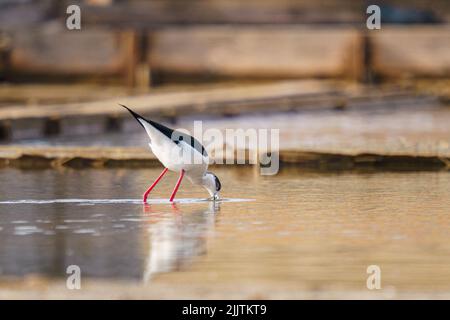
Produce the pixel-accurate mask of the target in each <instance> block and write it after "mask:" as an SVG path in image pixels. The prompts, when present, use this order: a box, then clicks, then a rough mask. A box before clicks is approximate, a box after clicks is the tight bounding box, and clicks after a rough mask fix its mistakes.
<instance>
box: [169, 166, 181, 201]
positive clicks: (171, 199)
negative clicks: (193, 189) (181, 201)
mask: <svg viewBox="0 0 450 320" xmlns="http://www.w3.org/2000/svg"><path fill="white" fill-rule="evenodd" d="M183 177H184V170H183V169H181V172H180V177H179V178H178V181H177V184H176V185H175V188H174V189H173V191H172V195H171V196H170V202H172V201H173V198H175V195H176V194H177V191H178V188H179V187H180V184H181V180H183Z"/></svg>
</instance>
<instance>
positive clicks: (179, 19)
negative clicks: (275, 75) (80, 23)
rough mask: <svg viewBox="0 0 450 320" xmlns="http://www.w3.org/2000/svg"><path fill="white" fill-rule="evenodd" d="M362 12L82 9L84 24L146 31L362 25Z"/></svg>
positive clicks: (179, 0)
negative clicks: (214, 26)
mask: <svg viewBox="0 0 450 320" xmlns="http://www.w3.org/2000/svg"><path fill="white" fill-rule="evenodd" d="M72 2H73V1H72ZM362 12H365V11H364V10H363V3H360V2H355V1H352V0H341V1H335V0H321V1H320V3H316V2H314V1H307V0H281V1H280V0H246V1H240V0H214V1H203V0H191V1H184V0H170V1H167V0H152V1H146V0H137V1H136V0H134V1H127V2H122V1H121V2H119V1H117V2H116V3H113V4H111V5H108V6H83V20H84V23H87V24H95V25H99V24H106V25H109V26H111V27H112V28H123V27H124V26H125V27H133V28H139V29H146V28H147V29H148V28H154V27H161V26H167V25H177V24H178V25H180V24H183V25H187V24H287V23H356V22H362V21H363V19H364V15H363V14H361V13H362Z"/></svg>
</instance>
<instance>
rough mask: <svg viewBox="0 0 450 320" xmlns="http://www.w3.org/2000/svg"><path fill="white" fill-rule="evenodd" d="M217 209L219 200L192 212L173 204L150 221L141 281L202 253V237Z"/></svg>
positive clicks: (178, 267) (147, 208)
mask: <svg viewBox="0 0 450 320" xmlns="http://www.w3.org/2000/svg"><path fill="white" fill-rule="evenodd" d="M144 211H145V212H147V213H148V212H151V208H150V206H148V205H144ZM219 211H220V204H219V203H218V202H216V201H211V202H209V203H208V207H207V208H203V210H196V211H193V212H184V210H183V208H182V207H178V206H177V205H176V204H173V205H172V214H171V215H165V216H164V217H162V218H161V219H159V220H158V221H156V222H153V223H152V224H150V225H149V227H148V232H149V253H148V257H147V259H146V262H145V266H144V275H143V281H144V282H145V283H147V282H149V281H151V280H152V279H153V278H154V277H155V276H156V275H157V274H159V273H164V272H170V271H178V270H181V269H183V268H185V267H187V265H189V264H190V263H191V262H192V260H193V259H195V258H196V257H198V256H201V255H204V254H206V239H207V236H208V234H209V233H211V232H212V231H213V230H214V226H215V221H216V213H218V212H219Z"/></svg>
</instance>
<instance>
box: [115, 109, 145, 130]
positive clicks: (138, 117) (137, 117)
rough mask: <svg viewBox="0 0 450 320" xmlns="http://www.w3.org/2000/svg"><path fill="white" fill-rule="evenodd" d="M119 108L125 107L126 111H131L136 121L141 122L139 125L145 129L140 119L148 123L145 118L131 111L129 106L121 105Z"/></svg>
mask: <svg viewBox="0 0 450 320" xmlns="http://www.w3.org/2000/svg"><path fill="white" fill-rule="evenodd" d="M119 106H121V107H124V108H125V109H127V110H128V111H130V113H131V115H132V116H133V117H134V118H135V119H136V121H137V122H139V124H140V125H141V126H142V127H143V128H145V127H144V125H143V124H142V123H141V122H140V121H139V119H142V120H144V121H147V120H146V119H145V118H144V117H142V116H141V115H139V114H137V113H136V112H134V111H133V110H131V109H130V108H128V107H127V106H124V105H123V104H120V103H119Z"/></svg>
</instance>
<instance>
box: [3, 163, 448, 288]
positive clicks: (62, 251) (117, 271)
mask: <svg viewBox="0 0 450 320" xmlns="http://www.w3.org/2000/svg"><path fill="white" fill-rule="evenodd" d="M159 171H160V170H159V169H141V170H129V169H117V170H116V169H105V170H98V169H92V170H62V171H57V170H43V171H20V170H15V169H4V170H0V181H1V182H2V183H1V185H0V272H1V276H3V277H6V276H23V275H28V274H40V275H44V276H49V277H65V276H66V268H67V266H69V265H78V266H80V268H81V270H82V274H83V276H85V277H92V278H107V279H123V280H127V279H128V280H131V281H138V282H144V283H150V282H153V281H156V282H160V283H161V282H162V283H168V284H173V283H177V284H181V283H184V284H189V283H200V282H201V283H203V284H208V283H209V284H211V286H217V285H220V284H229V285H233V284H236V285H241V286H242V285H244V284H245V285H247V286H255V285H259V284H265V285H268V286H269V288H270V287H273V288H274V289H275V288H278V289H279V288H286V290H291V289H296V288H304V287H308V288H310V289H312V290H319V289H324V288H325V289H326V288H332V287H337V288H350V289H355V290H362V289H365V287H366V279H367V276H368V275H367V273H366V269H367V267H368V266H369V265H378V266H379V267H380V268H381V270H382V275H383V278H382V279H383V286H384V287H388V288H389V287H390V288H395V289H398V290H402V289H411V290H436V289H442V290H448V289H449V288H450V234H449V226H450V215H449V213H450V212H449V207H450V173H449V172H420V173H414V172H408V173H394V172H392V173H388V172H378V173H352V172H349V173H311V172H302V171H298V170H294V169H284V170H282V171H281V172H280V173H279V174H278V175H276V176H273V177H269V176H266V177H264V176H260V175H259V174H258V172H257V171H255V170H252V169H249V168H248V167H246V168H244V167H243V168H239V169H231V168H224V169H220V170H216V173H217V175H218V176H219V177H220V178H221V181H222V186H223V193H222V197H224V198H225V199H226V200H228V201H221V202H216V203H214V202H211V201H206V200H205V198H206V196H207V193H206V191H204V190H202V189H201V188H198V187H193V186H191V185H190V183H189V182H188V181H187V180H186V181H183V183H182V185H181V188H180V191H179V193H178V195H177V196H178V197H179V199H180V201H179V202H178V203H177V204H175V205H171V204H169V203H168V202H167V198H168V196H169V195H170V193H171V190H172V188H173V185H174V184H175V181H176V179H177V175H176V174H173V173H170V174H168V175H167V177H165V178H164V179H163V180H162V181H161V183H160V184H159V185H158V186H157V187H156V188H155V190H154V191H153V193H152V195H151V198H152V200H151V202H150V204H149V205H146V206H143V205H142V204H141V203H140V202H139V200H138V199H139V197H140V195H141V194H142V192H143V191H145V189H146V187H147V186H148V185H149V184H150V183H151V182H152V180H153V179H154V178H156V177H157V176H158V174H159Z"/></svg>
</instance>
